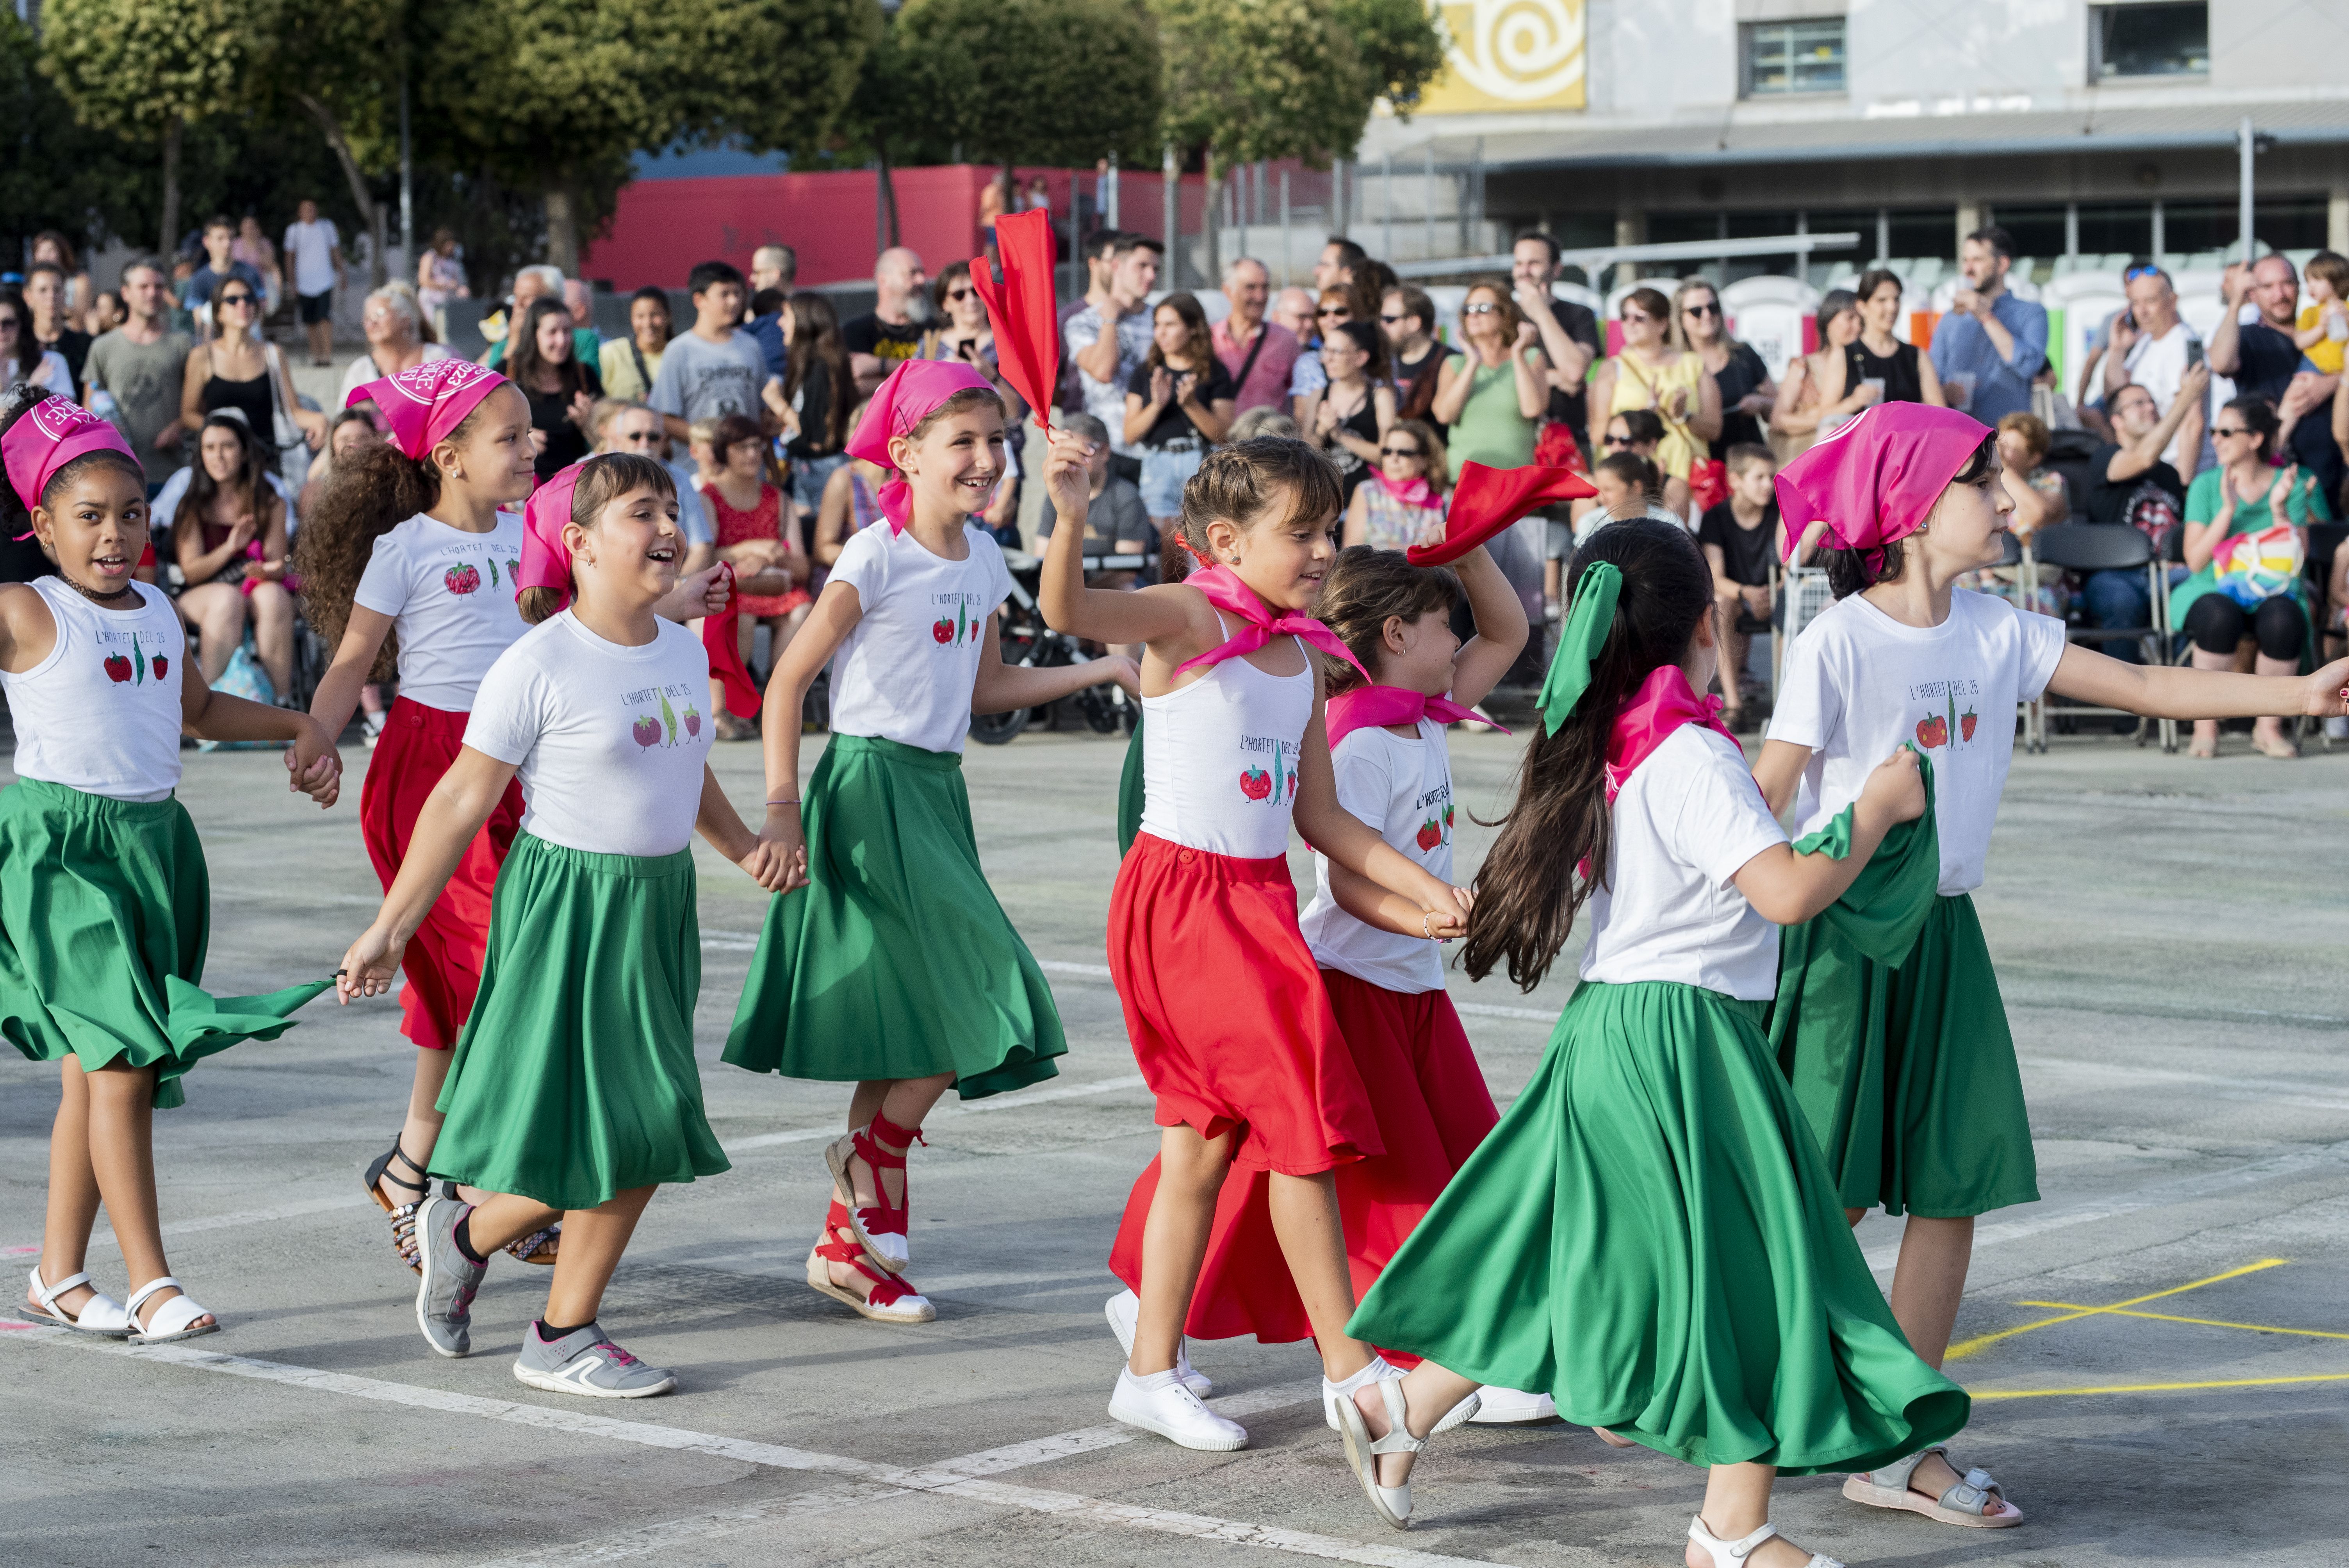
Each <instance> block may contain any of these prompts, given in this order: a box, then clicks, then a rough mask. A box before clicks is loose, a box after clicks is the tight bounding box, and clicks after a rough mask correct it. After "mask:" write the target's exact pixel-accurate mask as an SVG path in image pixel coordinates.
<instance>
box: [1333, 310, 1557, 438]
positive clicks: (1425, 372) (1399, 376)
mask: <svg viewBox="0 0 2349 1568" xmlns="http://www.w3.org/2000/svg"><path fill="white" fill-rule="evenodd" d="M1561 303H1563V302H1561ZM1573 308H1579V307H1573ZM1582 314H1583V315H1589V314H1590V313H1589V312H1588V311H1587V310H1586V311H1583V313H1582ZM1379 325H1381V327H1383V328H1385V329H1386V335H1387V347H1388V349H1389V350H1390V351H1391V352H1392V354H1393V356H1394V367H1395V384H1396V386H1397V387H1398V389H1399V390H1398V392H1397V395H1396V397H1395V418H1398V419H1420V420H1424V421H1425V422H1426V423H1427V424H1429V425H1431V426H1433V428H1434V429H1435V432H1436V434H1438V435H1442V434H1444V426H1443V425H1442V424H1441V423H1439V422H1438V421H1437V420H1436V418H1435V416H1434V414H1433V412H1432V411H1431V406H1432V405H1433V403H1434V401H1435V383H1436V379H1437V376H1438V373H1439V372H1440V371H1442V370H1443V368H1444V360H1445V359H1446V358H1448V357H1450V356H1453V355H1454V354H1457V353H1459V352H1460V351H1459V350H1458V349H1456V348H1454V347H1453V346H1451V345H1449V344H1447V343H1444V342H1442V341H1440V340H1439V339H1438V338H1437V337H1436V335H1435V302H1434V301H1433V300H1432V299H1430V298H1428V297H1427V291H1426V290H1424V289H1420V288H1413V287H1412V286H1411V285H1409V284H1405V285H1404V286H1402V288H1399V289H1389V290H1388V291H1387V294H1386V298H1384V299H1382V300H1381V301H1380V302H1379ZM1559 396H1560V394H1558V393H1557V392H1555V391H1553V392H1552V393H1551V394H1550V398H1551V401H1553V402H1555V401H1556V400H1557V397H1559Z"/></svg>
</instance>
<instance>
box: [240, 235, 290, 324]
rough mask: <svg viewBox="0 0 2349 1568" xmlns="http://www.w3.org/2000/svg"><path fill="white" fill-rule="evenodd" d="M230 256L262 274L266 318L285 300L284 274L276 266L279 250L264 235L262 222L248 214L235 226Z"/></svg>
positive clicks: (263, 306) (262, 295)
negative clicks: (234, 236)
mask: <svg viewBox="0 0 2349 1568" xmlns="http://www.w3.org/2000/svg"><path fill="white" fill-rule="evenodd" d="M228 257H229V260H230V261H233V262H243V263H244V264H245V265H246V266H248V267H251V268H252V269H253V270H254V272H255V273H259V274H260V275H261V303H262V311H261V314H262V315H269V314H270V313H271V312H272V311H274V310H275V309H276V308H277V304H278V302H279V301H280V300H282V299H284V298H285V273H284V271H283V270H281V269H280V268H279V266H278V264H277V247H276V246H275V245H273V244H271V243H270V242H269V236H268V235H266V234H264V233H263V232H261V220H260V219H258V218H256V217H254V215H253V214H252V213H250V212H247V213H246V214H245V215H244V218H243V221H242V222H239V223H238V224H237V226H236V238H235V239H234V240H233V241H231V242H230V243H229V247H228Z"/></svg>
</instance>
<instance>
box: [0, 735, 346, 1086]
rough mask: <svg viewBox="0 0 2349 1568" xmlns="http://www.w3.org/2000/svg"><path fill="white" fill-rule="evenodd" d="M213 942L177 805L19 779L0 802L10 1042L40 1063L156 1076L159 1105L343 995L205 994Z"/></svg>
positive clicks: (291, 991)
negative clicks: (247, 1046) (198, 1071)
mask: <svg viewBox="0 0 2349 1568" xmlns="http://www.w3.org/2000/svg"><path fill="white" fill-rule="evenodd" d="M211 930H212V882H211V879H210V878H209V877H208V876H207V875H206V874H205V871H204V851H203V846H202V844H200V843H198V842H197V841H196V828H195V824H194V823H193V822H191V821H190V820H188V813H187V809H186V808H185V807H183V806H181V804H180V802H179V801H178V800H176V799H171V800H155V801H148V802H141V801H137V800H116V799H110V798H109V797H107V796H104V795H91V794H87V793H85V792H84V791H82V790H79V789H67V787H66V786H65V785H62V784H48V783H44V782H42V781H41V780H39V779H18V780H17V781H16V783H15V784H13V785H11V786H9V787H8V788H7V789H5V790H0V1034H5V1035H6V1036H7V1037H8V1039H9V1041H10V1042H11V1043H12V1044H14V1045H15V1046H16V1048H17V1049H18V1050H20V1051H22V1052H24V1053H25V1055H26V1056H27V1057H31V1058H32V1059H33V1060H35V1061H36V1062H55V1061H63V1060H64V1059H65V1058H66V1057H68V1056H70V1057H75V1058H76V1059H78V1061H79V1062H80V1063H81V1065H82V1068H83V1070H84V1071H86V1072H88V1071H95V1070H97V1069H98V1068H103V1067H108V1066H109V1065H112V1064H114V1063H117V1062H120V1063H124V1064H127V1065H129V1066H130V1067H133V1068H152V1069H153V1070H154V1073H155V1094H154V1101H153V1103H154V1106H155V1109H158V1110H169V1109H171V1108H172V1107H174V1106H178V1105H182V1104H185V1103H186V1100H187V1094H186V1091H185V1090H184V1089H183V1088H182V1087H181V1083H180V1079H181V1077H182V1076H183V1075H184V1074H185V1073H186V1072H187V1070H188V1068H190V1067H191V1066H193V1065H194V1064H195V1063H196V1062H197V1061H199V1060H201V1059H202V1058H203V1057H208V1056H211V1055H212V1053H213V1052H215V1051H223V1050H226V1049H227V1048H228V1047H231V1046H233V1045H234V1044H236V1043H237V1042H238V1041H239V1040H254V1039H258V1040H274V1039H275V1038H276V1037H278V1036H280V1035H282V1034H284V1033H285V1031H286V1030H288V1029H290V1028H292V1027H293V1024H292V1023H291V1022H290V1021H288V1019H287V1016H286V1015H288V1014H290V1013H292V1012H293V1011H294V1010H295V1008H297V1007H299V1006H302V1005H303V1004H304V1003H305V1002H307V1001H309V1000H310V998H312V997H313V996H316V995H318V994H319V993H320V992H322V991H324V990H326V989H327V988H328V987H329V986H330V985H333V984H334V982H333V981H331V980H326V981H314V982H312V983H310V984H307V985H291V986H288V987H286V988H285V990H283V991H274V992H272V993H270V994H269V995H265V996H220V997H215V996H212V995H208V994H207V993H205V992H204V991H202V990H200V989H199V988H198V986H197V982H199V981H201V980H202V978H203V975H204V947H205V944H206V942H207V941H208V940H209V938H210V935H211Z"/></svg>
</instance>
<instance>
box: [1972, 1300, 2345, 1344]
mask: <svg viewBox="0 0 2349 1568" xmlns="http://www.w3.org/2000/svg"><path fill="white" fill-rule="evenodd" d="M2014 1305H2017V1306H2060V1307H2068V1308H2072V1309H2074V1310H2075V1311H2079V1312H2082V1313H2094V1314H2098V1315H2106V1316H2111V1317H2145V1318H2150V1319H2152V1320H2153V1321H2154V1322H2156V1323H2192V1324H2199V1325H2200V1326H2202V1327H2204V1328H2240V1329H2245V1330H2248V1331H2249V1332H2251V1333H2252V1334H2297V1335H2301V1336H2304V1337H2306V1338H2309V1339H2349V1334H2335V1333H2333V1332H2331V1331H2330V1330H2327V1329H2323V1328H2285V1327H2282V1326H2280V1325H2278V1324H2273V1323H2229V1322H2228V1321H2227V1320H2226V1319H2224V1318H2220V1317H2175V1316H2172V1315H2170V1314H2168V1313H2166V1312H2125V1311H2123V1310H2122V1309H2121V1308H2119V1307H2117V1306H2081V1305H2079V1304H2078V1303H2077V1302H2071V1301H2018V1302H2016V1303H2015V1304H2014Z"/></svg>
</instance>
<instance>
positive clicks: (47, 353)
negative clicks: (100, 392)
mask: <svg viewBox="0 0 2349 1568" xmlns="http://www.w3.org/2000/svg"><path fill="white" fill-rule="evenodd" d="M31 317H32V313H31V312H30V311H28V310H26V308H25V300H24V296H23V295H21V294H16V293H15V292H14V291H13V290H0V390H5V389H6V388H7V387H14V386H15V385H16V383H17V382H19V381H29V382H31V383H32V384H33V385H34V386H36V387H43V388H45V389H46V390H47V391H51V392H54V393H56V394H57V396H58V397H63V398H66V399H67V400H68V401H70V400H71V399H72V397H73V372H72V371H71V370H69V369H67V367H66V358H65V356H64V355H62V354H59V353H58V352H57V350H56V349H54V348H43V347H41V346H39V345H37V344H36V343H35V342H34V341H33V334H32V329H31V326H30V325H29V323H30V320H31Z"/></svg>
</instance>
